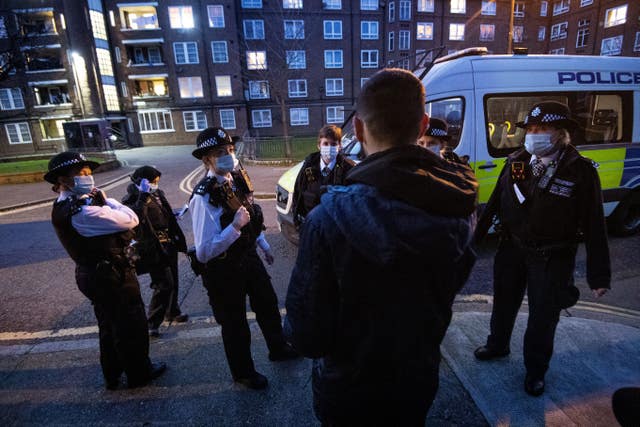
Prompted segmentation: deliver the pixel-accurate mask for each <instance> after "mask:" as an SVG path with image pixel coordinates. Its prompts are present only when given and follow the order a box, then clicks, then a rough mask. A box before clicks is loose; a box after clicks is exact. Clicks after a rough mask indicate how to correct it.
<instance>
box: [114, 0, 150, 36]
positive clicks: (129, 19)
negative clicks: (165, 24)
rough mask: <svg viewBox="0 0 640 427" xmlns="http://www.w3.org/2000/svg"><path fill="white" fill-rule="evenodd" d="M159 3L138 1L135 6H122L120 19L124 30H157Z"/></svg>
mask: <svg viewBox="0 0 640 427" xmlns="http://www.w3.org/2000/svg"><path fill="white" fill-rule="evenodd" d="M156 6H157V3H146V4H140V3H137V4H136V5H135V6H120V21H121V22H122V29H123V30H157V29H160V26H159V25H158V13H157V12H156Z"/></svg>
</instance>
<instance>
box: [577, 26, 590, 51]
mask: <svg viewBox="0 0 640 427" xmlns="http://www.w3.org/2000/svg"><path fill="white" fill-rule="evenodd" d="M590 35H591V31H590V29H589V27H588V26H585V27H582V28H578V33H577V34H576V48H581V47H586V46H587V44H588V43H587V41H588V40H589V36H590Z"/></svg>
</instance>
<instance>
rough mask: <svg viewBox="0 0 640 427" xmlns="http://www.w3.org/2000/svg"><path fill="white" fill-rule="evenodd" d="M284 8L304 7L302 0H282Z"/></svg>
mask: <svg viewBox="0 0 640 427" xmlns="http://www.w3.org/2000/svg"><path fill="white" fill-rule="evenodd" d="M282 8H283V9H302V0H282Z"/></svg>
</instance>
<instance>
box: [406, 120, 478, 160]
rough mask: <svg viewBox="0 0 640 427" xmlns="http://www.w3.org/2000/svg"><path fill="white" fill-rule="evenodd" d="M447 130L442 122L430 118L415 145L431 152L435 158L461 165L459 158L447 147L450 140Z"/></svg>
mask: <svg viewBox="0 0 640 427" xmlns="http://www.w3.org/2000/svg"><path fill="white" fill-rule="evenodd" d="M448 129H449V127H448V126H447V123H446V122H445V121H444V120H442V119H438V118H436V117H431V118H430V119H429V127H428V128H427V129H425V131H424V133H423V134H422V136H421V137H420V138H418V141H417V144H418V145H419V146H421V147H424V148H426V149H427V150H430V151H432V152H433V153H434V154H435V155H436V156H440V157H442V158H443V159H446V160H450V161H454V162H458V163H462V161H461V160H460V157H458V155H457V154H456V153H454V152H453V149H452V148H451V147H450V146H449V145H448V142H449V141H450V140H451V136H450V135H449V131H448ZM465 163H466V162H465Z"/></svg>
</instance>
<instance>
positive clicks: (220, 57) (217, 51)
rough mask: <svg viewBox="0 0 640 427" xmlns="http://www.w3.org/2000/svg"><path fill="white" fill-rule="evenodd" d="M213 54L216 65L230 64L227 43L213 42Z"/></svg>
mask: <svg viewBox="0 0 640 427" xmlns="http://www.w3.org/2000/svg"><path fill="white" fill-rule="evenodd" d="M211 52H212V54H213V62H214V63H226V62H229V52H228V51H227V42H226V41H215V42H211Z"/></svg>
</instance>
